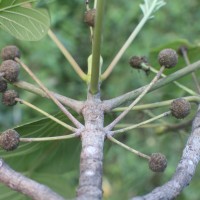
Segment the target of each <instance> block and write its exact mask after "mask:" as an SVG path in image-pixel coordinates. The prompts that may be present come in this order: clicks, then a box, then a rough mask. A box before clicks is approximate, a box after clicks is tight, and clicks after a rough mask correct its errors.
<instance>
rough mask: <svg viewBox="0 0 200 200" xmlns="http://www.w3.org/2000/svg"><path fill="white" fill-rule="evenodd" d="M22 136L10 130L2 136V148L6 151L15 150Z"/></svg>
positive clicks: (0, 137)
mask: <svg viewBox="0 0 200 200" xmlns="http://www.w3.org/2000/svg"><path fill="white" fill-rule="evenodd" d="M19 140H20V135H19V133H18V132H17V131H15V130H13V129H9V130H6V131H4V132H3V133H2V134H1V135H0V147H1V148H2V149H4V150H6V151H12V150H15V149H16V148H17V147H18V145H19Z"/></svg>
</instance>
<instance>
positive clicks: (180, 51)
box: [177, 45, 188, 56]
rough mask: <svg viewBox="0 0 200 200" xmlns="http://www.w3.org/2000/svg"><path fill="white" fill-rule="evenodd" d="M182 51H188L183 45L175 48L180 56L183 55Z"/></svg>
mask: <svg viewBox="0 0 200 200" xmlns="http://www.w3.org/2000/svg"><path fill="white" fill-rule="evenodd" d="M184 52H188V48H187V46H185V45H183V46H180V47H179V48H178V50H177V53H178V54H179V55H180V56H183V54H184Z"/></svg>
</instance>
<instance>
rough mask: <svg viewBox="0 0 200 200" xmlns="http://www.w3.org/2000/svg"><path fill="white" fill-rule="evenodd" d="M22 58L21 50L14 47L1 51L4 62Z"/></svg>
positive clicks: (7, 47)
mask: <svg viewBox="0 0 200 200" xmlns="http://www.w3.org/2000/svg"><path fill="white" fill-rule="evenodd" d="M20 56H21V53H20V50H19V49H18V47H16V46H14V45H10V46H6V47H4V48H3V49H2V50H1V58H2V60H14V59H15V58H20Z"/></svg>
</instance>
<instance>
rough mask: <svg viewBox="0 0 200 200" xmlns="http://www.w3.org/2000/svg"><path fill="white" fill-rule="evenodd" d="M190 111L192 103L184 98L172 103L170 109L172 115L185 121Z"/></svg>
mask: <svg viewBox="0 0 200 200" xmlns="http://www.w3.org/2000/svg"><path fill="white" fill-rule="evenodd" d="M190 109H191V105H190V103H189V102H188V101H187V100H185V99H183V98H179V99H175V100H174V101H172V103H171V107H170V110H171V113H172V115H173V116H174V117H176V118H177V119H183V118H185V117H186V116H187V115H189V113H190Z"/></svg>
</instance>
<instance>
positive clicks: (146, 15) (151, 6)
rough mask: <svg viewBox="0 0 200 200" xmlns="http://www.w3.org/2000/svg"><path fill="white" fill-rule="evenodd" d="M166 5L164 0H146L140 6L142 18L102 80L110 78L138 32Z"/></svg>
mask: <svg viewBox="0 0 200 200" xmlns="http://www.w3.org/2000/svg"><path fill="white" fill-rule="evenodd" d="M164 5H165V1H164V0H144V4H141V5H140V8H141V10H142V12H143V18H142V20H141V21H140V22H139V24H138V25H137V26H136V28H135V29H134V30H133V32H132V33H131V35H130V36H129V38H128V39H127V40H126V42H125V43H124V45H123V46H122V47H121V49H120V50H119V52H118V53H117V54H116V56H115V57H114V59H113V60H112V62H111V63H110V65H109V66H108V68H107V69H106V71H105V72H104V73H103V74H102V77H101V79H102V80H105V79H106V78H108V76H109V75H110V74H111V72H112V71H113V69H114V68H115V67H116V65H117V63H118V62H119V60H120V59H121V57H122V56H123V54H124V52H125V51H126V50H127V49H128V47H129V46H130V45H131V44H132V42H133V41H134V39H135V38H136V36H137V35H138V33H139V32H140V31H141V29H142V28H143V26H144V25H145V23H146V22H147V21H148V20H149V19H151V18H153V14H154V13H155V12H156V11H158V10H159V9H160V8H161V7H162V6H164Z"/></svg>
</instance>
